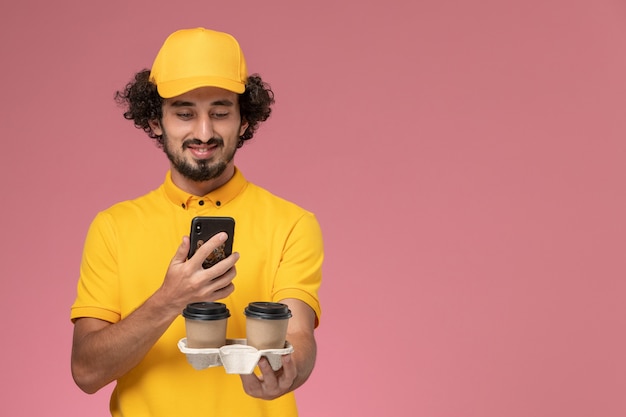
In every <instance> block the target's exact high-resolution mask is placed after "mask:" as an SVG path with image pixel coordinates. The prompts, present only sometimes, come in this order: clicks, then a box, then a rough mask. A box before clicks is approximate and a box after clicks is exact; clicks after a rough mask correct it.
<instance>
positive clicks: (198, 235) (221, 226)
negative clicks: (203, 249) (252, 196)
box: [187, 216, 235, 269]
mask: <svg viewBox="0 0 626 417" xmlns="http://www.w3.org/2000/svg"><path fill="white" fill-rule="evenodd" d="M219 232H226V233H227V234H228V239H226V241H225V242H224V243H223V244H221V245H220V246H218V247H217V248H215V250H214V251H213V252H211V254H210V255H209V256H208V257H207V258H206V259H205V260H204V261H203V262H202V267H203V268H204V269H207V268H210V267H212V266H213V265H215V264H216V263H218V262H219V261H221V260H222V259H224V258H227V257H228V256H230V254H231V253H233V240H234V236H235V219H233V218H232V217H209V216H198V217H194V218H193V219H192V220H191V231H190V232H189V240H190V241H191V246H190V247H189V255H188V256H187V258H188V259H189V258H191V257H192V256H193V254H194V253H196V250H198V248H199V247H200V246H202V245H203V244H204V243H205V242H206V241H207V240H209V239H211V238H212V237H213V236H215V235H216V234H218V233H219Z"/></svg>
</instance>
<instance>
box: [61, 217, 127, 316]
mask: <svg viewBox="0 0 626 417" xmlns="http://www.w3.org/2000/svg"><path fill="white" fill-rule="evenodd" d="M115 241H116V233H115V228H114V227H113V224H112V221H111V217H110V215H107V214H106V213H99V214H98V215H97V216H96V217H95V219H94V220H93V221H92V223H91V225H90V227H89V230H88V232H87V237H86V240H85V245H84V248H83V256H82V261H81V266H80V277H79V280H78V285H77V296H76V300H75V301H74V304H73V305H72V308H71V316H70V318H71V320H72V321H74V320H76V319H78V318H81V317H93V318H97V319H101V320H106V321H108V322H111V323H115V322H118V321H119V320H120V307H119V304H120V302H119V280H118V271H117V261H116V259H117V253H116V249H115V248H116V245H115Z"/></svg>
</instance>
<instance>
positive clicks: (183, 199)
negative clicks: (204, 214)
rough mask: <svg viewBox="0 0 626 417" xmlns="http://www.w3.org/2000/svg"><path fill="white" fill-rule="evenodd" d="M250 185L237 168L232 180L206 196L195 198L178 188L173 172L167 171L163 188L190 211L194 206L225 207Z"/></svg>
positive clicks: (171, 197) (179, 205)
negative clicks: (173, 178)
mask: <svg viewBox="0 0 626 417" xmlns="http://www.w3.org/2000/svg"><path fill="white" fill-rule="evenodd" d="M247 185H248V181H247V180H246V179H245V177H244V176H243V174H242V173H241V171H239V169H238V168H237V167H235V173H234V174H233V176H232V177H231V179H230V180H228V182H227V183H226V184H224V185H222V186H221V187H218V188H216V189H215V190H213V191H211V192H210V193H208V194H206V195H204V196H195V195H193V194H189V193H188V192H186V191H183V190H181V189H180V188H178V187H177V186H176V185H175V184H174V182H173V181H172V172H171V171H167V174H166V175H165V182H164V183H163V188H164V190H165V194H166V195H167V197H168V198H169V199H170V201H172V203H174V204H175V205H177V206H178V207H182V208H184V209H186V210H188V209H189V208H191V207H194V206H198V205H199V206H203V205H205V204H209V205H212V206H215V207H223V206H224V205H226V204H228V203H229V202H230V201H232V200H233V199H234V198H235V197H237V196H238V195H239V194H240V193H241V192H242V191H243V190H244V189H245V188H246V186H247Z"/></svg>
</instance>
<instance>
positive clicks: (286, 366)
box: [278, 354, 298, 392]
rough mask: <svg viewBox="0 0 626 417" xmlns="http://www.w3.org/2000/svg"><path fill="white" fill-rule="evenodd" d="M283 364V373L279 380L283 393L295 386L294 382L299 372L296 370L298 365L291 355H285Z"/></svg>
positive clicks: (282, 359)
mask: <svg viewBox="0 0 626 417" xmlns="http://www.w3.org/2000/svg"><path fill="white" fill-rule="evenodd" d="M281 361H282V364H283V373H282V375H281V376H280V378H279V381H278V383H279V386H280V389H281V390H282V391H283V392H286V391H288V390H290V389H291V387H292V386H293V382H294V381H295V380H296V377H297V376H298V370H297V369H296V364H295V362H294V361H293V358H292V357H291V354H288V355H283V357H282V358H281Z"/></svg>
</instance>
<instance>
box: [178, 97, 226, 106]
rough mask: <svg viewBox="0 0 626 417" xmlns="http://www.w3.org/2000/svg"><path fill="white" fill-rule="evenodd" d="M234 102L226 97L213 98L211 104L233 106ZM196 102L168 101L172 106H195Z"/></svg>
mask: <svg viewBox="0 0 626 417" xmlns="http://www.w3.org/2000/svg"><path fill="white" fill-rule="evenodd" d="M234 104H235V103H233V102H232V101H230V100H228V99H222V100H215V101H212V102H211V106H226V107H229V106H233V105H234ZM195 105H196V103H194V102H193V101H184V100H176V101H173V102H171V103H170V106H172V107H195Z"/></svg>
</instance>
